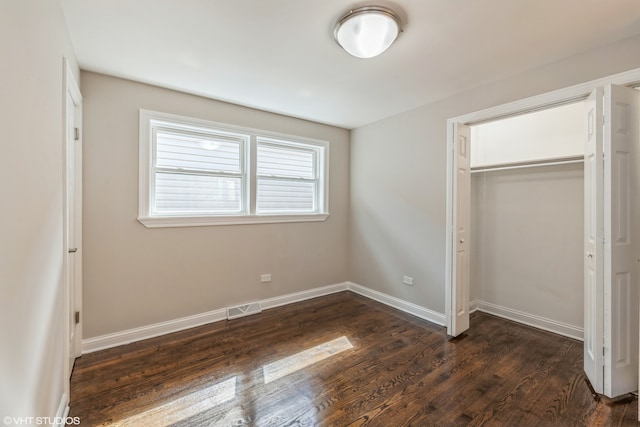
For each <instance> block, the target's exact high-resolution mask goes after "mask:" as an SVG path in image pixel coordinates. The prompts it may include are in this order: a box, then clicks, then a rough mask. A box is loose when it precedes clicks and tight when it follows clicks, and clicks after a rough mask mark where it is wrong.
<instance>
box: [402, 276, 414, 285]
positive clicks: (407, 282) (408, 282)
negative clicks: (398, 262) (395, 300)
mask: <svg viewBox="0 0 640 427" xmlns="http://www.w3.org/2000/svg"><path fill="white" fill-rule="evenodd" d="M402 283H404V284H405V285H409V286H413V277H409V276H404V277H403V278H402Z"/></svg>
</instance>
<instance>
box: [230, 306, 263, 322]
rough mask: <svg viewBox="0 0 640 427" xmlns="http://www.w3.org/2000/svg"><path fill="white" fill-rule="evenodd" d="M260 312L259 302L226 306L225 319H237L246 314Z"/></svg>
mask: <svg viewBox="0 0 640 427" xmlns="http://www.w3.org/2000/svg"><path fill="white" fill-rule="evenodd" d="M260 312H262V307H261V306H260V303H259V302H252V303H251V304H245V305H238V306H236V307H228V308H227V319H228V320H231V319H237V318H238V317H244V316H248V315H250V314H256V313H260Z"/></svg>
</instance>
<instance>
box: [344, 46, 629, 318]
mask: <svg viewBox="0 0 640 427" xmlns="http://www.w3.org/2000/svg"><path fill="white" fill-rule="evenodd" d="M638 51H640V37H634V38H630V39H626V40H623V41H622V42H619V43H616V44H614V45H610V46H606V47H603V48H600V49H596V50H593V51H589V52H586V53H584V54H581V55H578V56H575V57H572V58H569V59H567V60H564V61H561V62H557V63H554V64H550V65H548V66H545V67H542V68H540V69H537V70H533V71H531V72H527V73H525V74H522V75H519V76H515V77H513V78H509V79H505V80H502V81H498V82H495V83H492V84H489V85H485V86H482V87H480V88H477V89H475V90H471V91H467V92H464V93H461V94H459V95H456V96H453V97H451V98H447V99H444V100H442V101H439V102H435V103H432V104H429V105H425V106H423V107H420V108H417V109H414V110H411V111H408V112H406V113H403V114H400V115H397V116H394V117H391V118H388V119H385V120H381V121H379V122H376V123H373V124H370V125H367V126H363V127H361V128H358V129H356V130H354V131H352V139H351V205H350V239H349V245H350V250H349V254H350V272H349V278H350V280H351V281H353V282H356V283H358V284H361V285H364V286H367V287H370V288H373V289H375V290H378V291H381V292H385V293H388V294H390V295H392V296H396V297H398V298H402V299H405V300H408V301H411V302H414V303H416V304H419V305H421V306H424V307H426V308H429V309H431V310H434V311H437V312H440V313H444V312H445V307H444V305H445V233H446V217H445V213H446V160H447V156H446V120H447V119H448V118H451V117H455V116H459V115H462V114H465V113H469V112H473V111H478V110H481V109H484V108H488V107H492V106H496V105H500V104H504V103H507V102H510V101H515V100H519V99H523V98H526V97H529V96H533V95H537V94H541V93H545V92H549V91H553V90H556V89H561V88H564V87H567V86H570V85H573V84H577V83H580V82H585V81H589V80H593V79H596V78H599V77H604V76H607V75H610V74H614V73H618V72H622V71H627V70H630V69H634V68H639V67H640V56H639V55H637V52H638ZM461 54H464V53H463V52H462V53H461ZM469 72H473V70H469ZM425 78H428V76H425ZM403 275H409V276H412V277H413V278H414V286H413V287H410V286H407V285H403V284H402V276H403Z"/></svg>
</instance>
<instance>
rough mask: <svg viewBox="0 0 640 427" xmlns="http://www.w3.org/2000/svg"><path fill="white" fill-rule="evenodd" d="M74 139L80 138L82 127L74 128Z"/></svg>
mask: <svg viewBox="0 0 640 427" xmlns="http://www.w3.org/2000/svg"><path fill="white" fill-rule="evenodd" d="M73 139H74V140H76V141H79V140H80V128H73Z"/></svg>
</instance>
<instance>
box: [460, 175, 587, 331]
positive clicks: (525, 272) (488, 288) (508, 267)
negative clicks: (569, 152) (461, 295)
mask: <svg viewBox="0 0 640 427" xmlns="http://www.w3.org/2000/svg"><path fill="white" fill-rule="evenodd" d="M583 193H584V173H583V166H582V164H574V165H557V166H546V167H537V168H527V169H519V170H507V171H494V172H486V173H479V174H474V175H472V179H471V212H472V214H471V215H472V216H471V218H472V221H471V242H472V249H471V299H472V300H479V301H483V302H487V303H491V304H495V305H499V306H501V307H506V308H510V309H514V310H518V311H521V312H524V313H527V314H532V315H535V316H540V317H543V318H545V319H550V320H553V321H556V322H562V323H565V324H568V325H572V326H576V327H578V328H582V325H583V286H584V285H583V258H582V253H583V228H584V227H583V223H584V219H583V217H584V202H583V199H584V196H583Z"/></svg>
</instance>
